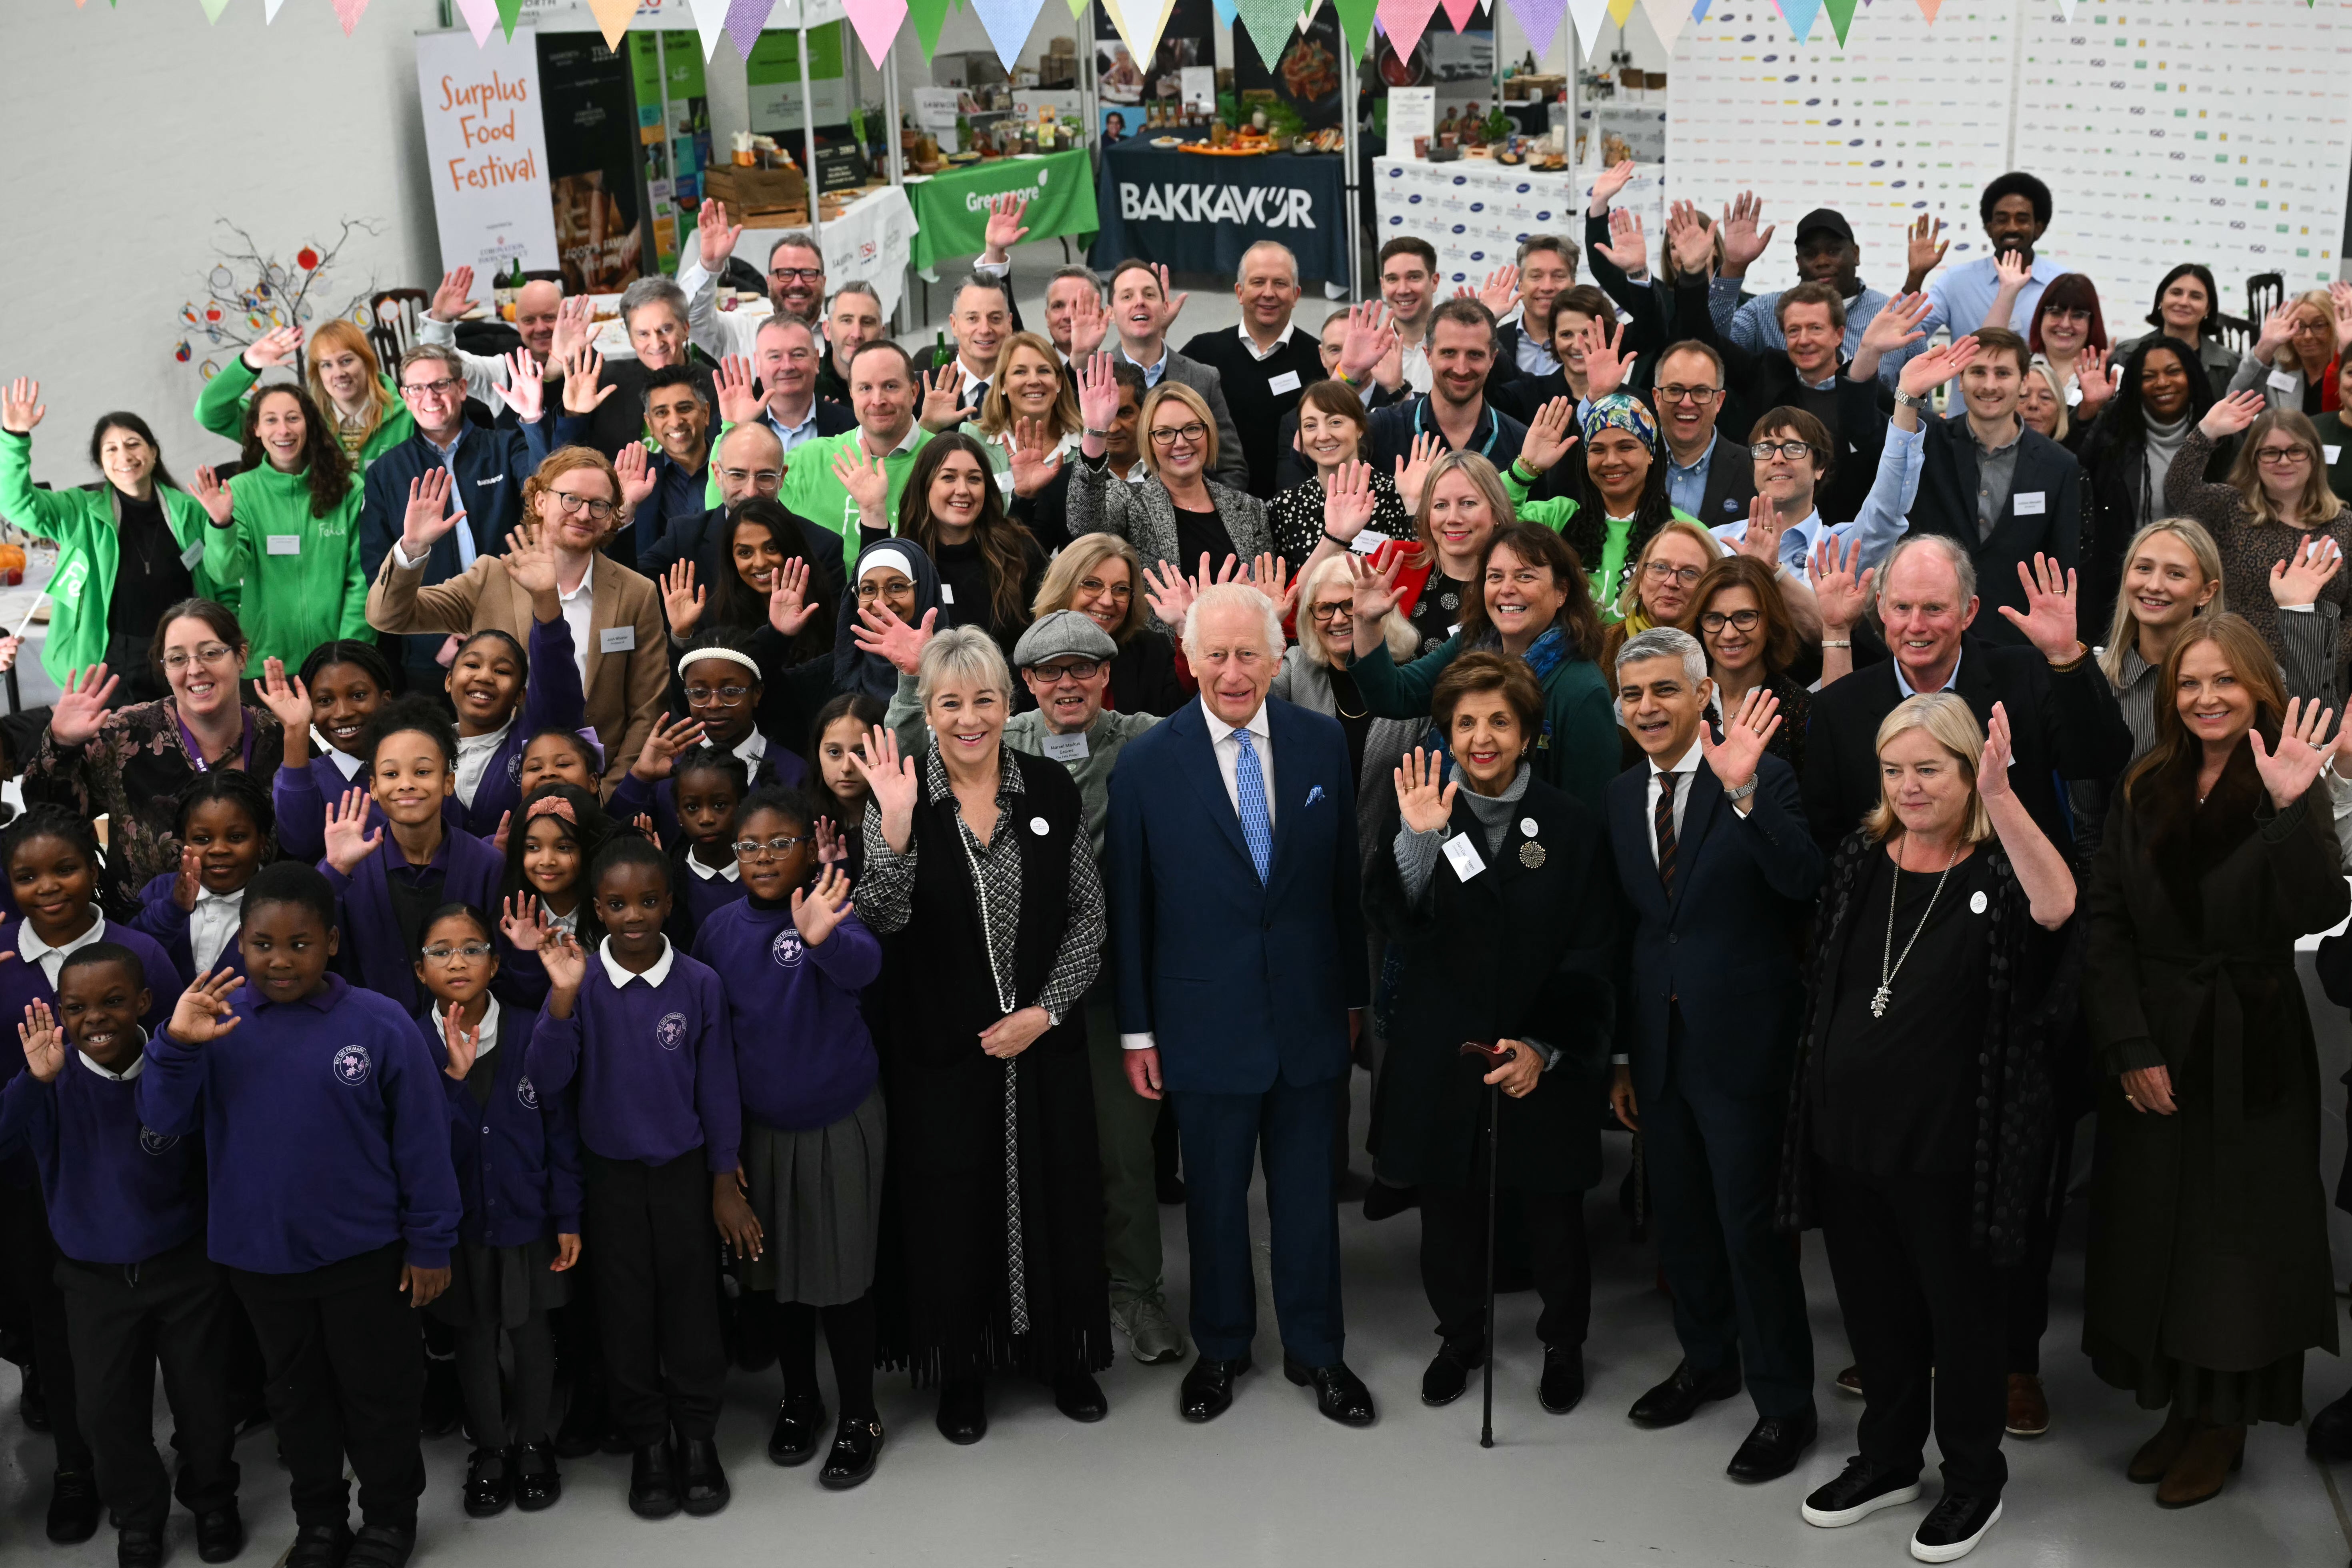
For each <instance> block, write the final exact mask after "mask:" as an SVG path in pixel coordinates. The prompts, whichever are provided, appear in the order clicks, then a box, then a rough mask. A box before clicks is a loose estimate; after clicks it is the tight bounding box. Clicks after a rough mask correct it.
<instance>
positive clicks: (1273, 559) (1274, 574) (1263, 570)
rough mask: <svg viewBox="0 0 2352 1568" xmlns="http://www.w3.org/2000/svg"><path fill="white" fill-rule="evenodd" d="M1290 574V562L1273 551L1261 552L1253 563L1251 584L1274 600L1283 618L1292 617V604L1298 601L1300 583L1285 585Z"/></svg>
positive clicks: (1250, 571)
mask: <svg viewBox="0 0 2352 1568" xmlns="http://www.w3.org/2000/svg"><path fill="white" fill-rule="evenodd" d="M1289 574H1290V563H1288V562H1286V561H1285V560H1284V559H1283V558H1282V557H1281V556H1279V555H1276V553H1274V552H1272V551H1266V552H1263V553H1261V554H1260V555H1259V556H1258V558H1257V559H1256V560H1255V562H1253V563H1251V564H1250V570H1249V584H1250V586H1251V587H1253V588H1255V589H1256V590H1257V591H1258V592H1259V593H1261V594H1264V595H1265V596H1266V597H1267V598H1268V599H1271V600H1272V601H1273V602H1274V613H1275V614H1276V616H1279V617H1280V618H1281V619H1283V620H1286V621H1287V620H1288V619H1290V611H1291V606H1292V605H1296V604H1297V602H1298V584H1296V583H1293V584H1290V585H1289V586H1288V587H1287V588H1286V587H1284V586H1283V583H1284V580H1285V579H1286V578H1287V577H1288V576H1289Z"/></svg>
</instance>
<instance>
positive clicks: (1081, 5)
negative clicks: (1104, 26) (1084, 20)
mask: <svg viewBox="0 0 2352 1568" xmlns="http://www.w3.org/2000/svg"><path fill="white" fill-rule="evenodd" d="M1086 14H1087V0H1070V20H1071V21H1073V22H1075V21H1076V20H1077V19H1078V18H1079V17H1081V16H1085V15H1086Z"/></svg>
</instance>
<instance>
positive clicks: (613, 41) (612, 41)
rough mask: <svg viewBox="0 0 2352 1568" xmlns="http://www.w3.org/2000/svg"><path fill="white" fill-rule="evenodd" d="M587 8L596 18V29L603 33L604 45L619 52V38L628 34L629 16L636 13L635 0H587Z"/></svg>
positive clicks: (615, 52)
mask: <svg viewBox="0 0 2352 1568" xmlns="http://www.w3.org/2000/svg"><path fill="white" fill-rule="evenodd" d="M588 10H589V13H590V14H591V15H593V16H594V17H595V18H596V28H597V30H598V31H599V32H601V33H603V34H604V47H606V48H608V49H610V50H612V51H613V52H614V54H616V55H617V54H619V53H620V52H621V40H622V39H623V38H624V37H627V36H628V31H629V18H630V17H632V16H635V15H636V14H637V0H588Z"/></svg>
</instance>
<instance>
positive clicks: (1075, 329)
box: [1070, 289, 1118, 430]
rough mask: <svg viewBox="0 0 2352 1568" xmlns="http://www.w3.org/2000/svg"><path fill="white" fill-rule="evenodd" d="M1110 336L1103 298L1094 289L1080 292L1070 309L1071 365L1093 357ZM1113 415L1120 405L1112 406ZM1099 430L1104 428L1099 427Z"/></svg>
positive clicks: (1108, 315) (1107, 312)
mask: <svg viewBox="0 0 2352 1568" xmlns="http://www.w3.org/2000/svg"><path fill="white" fill-rule="evenodd" d="M1108 336H1110V310H1108V307H1106V306H1105V305H1104V304H1103V300H1102V296H1101V295H1100V294H1098V293H1097V292H1095V290H1093V289H1083V290H1081V291H1080V292H1079V294H1078V298H1077V300H1076V303H1075V304H1073V305H1072V306H1071V307H1070V363H1072V364H1078V363H1084V362H1085V361H1086V360H1087V359H1088V358H1089V357H1091V356H1092V355H1093V354H1094V353H1095V352H1096V351H1097V350H1098V349H1100V348H1101V347H1102V346H1103V340H1104V339H1105V338H1107V337H1108ZM1111 413H1112V414H1113V415H1114V416H1116V415H1117V414H1118V404H1117V403H1113V404H1112V405H1111ZM1095 428H1097V429H1098V430H1099V429H1101V428H1103V426H1099V425H1097V426H1095Z"/></svg>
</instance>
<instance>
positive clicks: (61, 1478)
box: [49, 1470, 98, 1546]
mask: <svg viewBox="0 0 2352 1568" xmlns="http://www.w3.org/2000/svg"><path fill="white" fill-rule="evenodd" d="M97 1533H98V1479H97V1478H96V1477H95V1476H92V1475H91V1474H90V1473H89V1471H88V1470H59V1471H58V1473H57V1476H56V1478H55V1479H52V1480H51V1481H50V1482H49V1539H50V1540H51V1541H54V1542H57V1543H58V1545H59V1546H71V1545H74V1544H75V1543H77V1542H83V1541H88V1540H89V1538H90V1537H91V1536H93V1535H96V1534H97Z"/></svg>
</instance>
